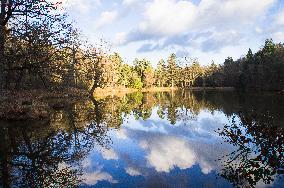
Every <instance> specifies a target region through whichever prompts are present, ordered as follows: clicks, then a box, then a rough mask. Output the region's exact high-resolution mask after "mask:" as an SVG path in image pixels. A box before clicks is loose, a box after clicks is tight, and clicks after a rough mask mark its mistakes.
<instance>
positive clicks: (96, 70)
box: [0, 0, 284, 93]
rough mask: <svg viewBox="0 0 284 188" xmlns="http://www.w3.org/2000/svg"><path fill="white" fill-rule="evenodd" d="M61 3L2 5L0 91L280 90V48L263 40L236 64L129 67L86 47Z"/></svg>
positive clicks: (174, 62)
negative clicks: (190, 88) (261, 44)
mask: <svg viewBox="0 0 284 188" xmlns="http://www.w3.org/2000/svg"><path fill="white" fill-rule="evenodd" d="M59 7H60V3H51V2H50V1H48V0H34V1H24V0H19V1H12V0H11V1H6V0H1V15H0V88H1V89H16V90H19V89H34V88H43V89H50V88H51V89H52V88H66V87H76V88H81V89H85V90H88V91H90V92H91V93H92V92H93V91H94V90H95V89H96V88H98V87H100V88H105V87H112V88H114V87H124V88H136V89H141V88H147V87H181V88H189V87H236V88H239V89H258V90H283V88H284V62H283V61H284V58H283V57H284V50H283V49H284V46H283V44H275V43H273V41H272V40H267V41H266V42H265V45H264V46H263V47H262V48H261V49H260V50H259V51H258V52H256V53H255V54H253V53H252V51H251V50H249V52H248V54H247V55H246V56H245V57H242V58H240V59H238V60H236V61H234V60H233V59H232V58H230V57H229V58H227V59H226V60H225V62H224V64H222V65H219V64H215V63H212V64H211V65H208V66H201V65H200V64H199V62H198V61H197V60H196V59H191V58H177V57H176V55H175V54H171V55H170V57H169V58H168V59H167V60H160V61H159V62H158V64H157V66H156V67H155V68H154V67H153V66H152V64H151V62H150V61H148V60H147V59H135V60H134V62H133V63H132V64H131V65H130V64H127V63H125V62H123V60H122V58H121V56H120V55H119V54H118V53H114V54H108V53H106V50H103V47H104V45H102V44H100V45H99V46H96V45H93V44H90V43H89V42H88V40H87V39H86V38H85V37H83V35H82V34H81V33H80V32H79V31H78V29H76V28H75V27H74V26H73V24H72V23H70V22H68V21H67V20H68V19H67V18H68V16H67V15H65V14H63V13H62V12H63V11H61V10H60V8H59Z"/></svg>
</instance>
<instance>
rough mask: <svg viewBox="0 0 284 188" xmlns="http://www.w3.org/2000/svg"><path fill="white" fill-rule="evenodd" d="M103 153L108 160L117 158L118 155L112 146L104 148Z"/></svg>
mask: <svg viewBox="0 0 284 188" xmlns="http://www.w3.org/2000/svg"><path fill="white" fill-rule="evenodd" d="M101 154H102V156H103V158H104V159H106V160H117V159H118V155H117V153H116V152H115V151H114V150H113V149H112V148H111V149H102V150H101Z"/></svg>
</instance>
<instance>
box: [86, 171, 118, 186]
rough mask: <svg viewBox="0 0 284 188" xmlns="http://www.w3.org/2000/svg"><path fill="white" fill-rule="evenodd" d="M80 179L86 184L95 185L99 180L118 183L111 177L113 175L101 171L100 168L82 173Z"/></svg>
mask: <svg viewBox="0 0 284 188" xmlns="http://www.w3.org/2000/svg"><path fill="white" fill-rule="evenodd" d="M82 179H83V180H84V181H83V182H84V183H85V184H87V185H96V184H97V183H98V182H99V181H108V182H110V183H118V181H117V180H115V179H113V177H112V176H111V175H110V174H109V173H106V172H102V171H101V170H97V171H94V172H91V173H84V174H83V176H82Z"/></svg>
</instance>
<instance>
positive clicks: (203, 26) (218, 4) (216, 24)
mask: <svg viewBox="0 0 284 188" xmlns="http://www.w3.org/2000/svg"><path fill="white" fill-rule="evenodd" d="M275 2H276V0H265V1H259V0H250V1H247V0H201V1H200V3H199V4H193V3H192V2H190V1H185V0H153V1H150V2H148V3H147V5H146V6H145V7H146V8H145V11H144V14H143V15H144V18H143V20H142V21H141V22H140V23H139V26H138V27H137V28H136V29H134V30H131V31H130V32H128V33H126V32H123V33H118V34H117V35H116V37H115V41H116V44H120V45H125V44H127V43H130V42H136V41H147V42H148V43H149V41H152V42H153V43H157V42H158V41H161V40H167V39H168V38H172V40H171V41H175V40H174V38H175V37H180V35H188V36H189V37H188V38H189V39H190V40H188V44H186V45H187V47H188V46H191V45H192V44H196V43H198V42H199V43H200V44H199V45H197V46H199V47H201V50H202V51H205V52H208V51H210V50H211V49H212V48H211V49H209V48H208V49H205V48H204V45H205V44H206V43H204V44H202V43H203V42H207V43H208V41H209V40H211V41H212V42H213V41H215V43H214V44H216V46H214V48H216V49H214V51H219V50H220V49H222V48H225V47H227V46H234V45H236V44H237V42H236V41H233V39H240V38H245V37H246V36H248V35H249V33H254V32H260V30H259V29H257V30H256V29H255V28H257V23H258V22H260V21H262V20H264V19H265V18H266V14H267V12H268V10H269V8H270V7H271V6H272V5H273V4H274V3H275ZM209 31H210V32H211V33H212V35H209V36H207V38H206V37H204V41H198V38H194V37H192V36H191V35H192V34H194V36H196V35H198V34H201V33H206V32H209ZM228 31H234V32H233V33H232V32H231V34H232V36H229V39H232V40H230V41H229V40H228V39H227V37H222V36H225V35H227V34H229V32H228ZM223 39H226V40H225V41H229V42H225V43H226V44H222V41H223ZM247 39H248V38H247ZM232 41H233V43H231V42H232ZM184 45H185V43H184V41H181V43H178V42H177V43H175V46H184ZM153 46H155V45H154V44H153ZM162 46H163V45H162ZM164 47H168V45H164ZM162 49H163V48H154V50H162Z"/></svg>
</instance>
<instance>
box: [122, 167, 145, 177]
mask: <svg viewBox="0 0 284 188" xmlns="http://www.w3.org/2000/svg"><path fill="white" fill-rule="evenodd" d="M125 171H126V173H127V174H129V175H130V176H140V175H142V174H141V172H140V171H139V170H137V169H135V168H133V167H127V168H126V169H125Z"/></svg>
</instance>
